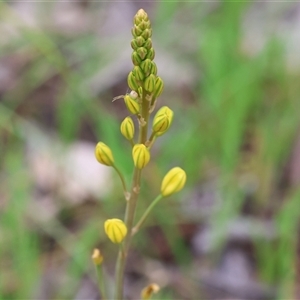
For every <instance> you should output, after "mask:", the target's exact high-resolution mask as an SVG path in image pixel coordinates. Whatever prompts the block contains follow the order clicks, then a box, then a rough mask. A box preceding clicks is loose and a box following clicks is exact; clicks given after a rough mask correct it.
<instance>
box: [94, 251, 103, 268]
mask: <svg viewBox="0 0 300 300" xmlns="http://www.w3.org/2000/svg"><path fill="white" fill-rule="evenodd" d="M92 260H93V262H94V264H95V265H96V266H99V265H101V263H102V261H103V256H102V254H101V253H100V250H99V249H94V252H93V255H92Z"/></svg>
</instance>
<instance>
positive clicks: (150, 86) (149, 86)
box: [144, 74, 156, 93]
mask: <svg viewBox="0 0 300 300" xmlns="http://www.w3.org/2000/svg"><path fill="white" fill-rule="evenodd" d="M155 80H156V78H155V75H153V74H150V75H149V76H148V77H147V78H146V79H145V82H144V87H145V90H146V91H148V92H150V93H152V92H153V91H154V88H155Z"/></svg>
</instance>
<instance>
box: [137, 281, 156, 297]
mask: <svg viewBox="0 0 300 300" xmlns="http://www.w3.org/2000/svg"><path fill="white" fill-rule="evenodd" d="M159 290H160V288H159V286H158V285H157V284H156V283H152V284H150V285H148V286H146V287H145V288H144V289H143V290H142V292H141V298H142V300H147V299H150V298H151V297H152V295H153V294H156V293H157V292H158V291H159Z"/></svg>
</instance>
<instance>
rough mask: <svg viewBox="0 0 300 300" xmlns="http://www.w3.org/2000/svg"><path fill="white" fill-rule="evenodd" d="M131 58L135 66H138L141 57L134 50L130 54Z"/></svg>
mask: <svg viewBox="0 0 300 300" xmlns="http://www.w3.org/2000/svg"><path fill="white" fill-rule="evenodd" d="M131 60H132V63H133V64H134V65H135V66H139V65H140V64H141V62H142V59H141V58H140V56H139V55H138V54H137V52H136V51H133V52H132V54H131Z"/></svg>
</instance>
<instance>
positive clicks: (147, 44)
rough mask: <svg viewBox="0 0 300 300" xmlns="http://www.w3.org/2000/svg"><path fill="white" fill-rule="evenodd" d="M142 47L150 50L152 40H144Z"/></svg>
mask: <svg viewBox="0 0 300 300" xmlns="http://www.w3.org/2000/svg"><path fill="white" fill-rule="evenodd" d="M144 47H145V48H146V49H147V50H150V49H151V48H152V40H151V39H150V38H149V39H147V40H146V42H145V43H144Z"/></svg>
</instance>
